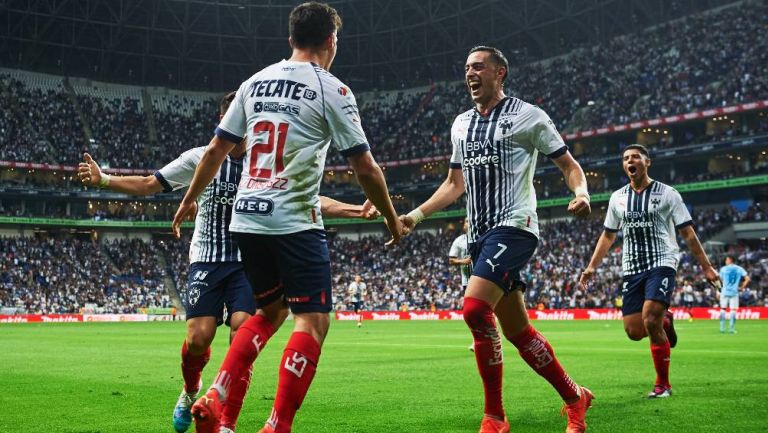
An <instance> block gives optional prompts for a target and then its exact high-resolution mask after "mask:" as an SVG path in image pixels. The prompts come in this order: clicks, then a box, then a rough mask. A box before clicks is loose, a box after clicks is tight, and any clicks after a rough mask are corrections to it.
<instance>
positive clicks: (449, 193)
mask: <svg viewBox="0 0 768 433" xmlns="http://www.w3.org/2000/svg"><path fill="white" fill-rule="evenodd" d="M462 194H464V173H463V172H462V171H461V168H450V169H448V177H446V178H445V180H444V181H443V183H441V184H440V186H439V187H437V189H436V190H435V192H434V193H433V194H432V197H430V198H428V199H427V201H425V202H424V203H422V204H420V205H419V206H418V207H416V209H414V210H412V211H410V212H408V215H402V216H400V220H401V221H402V222H403V225H404V226H405V228H406V232H405V234H409V233H410V232H412V231H413V230H414V229H415V228H416V225H418V224H419V223H420V222H421V221H423V220H424V218H426V217H428V216H430V215H432V214H433V213H435V212H437V211H439V210H442V209H445V208H446V207H448V206H449V205H450V204H451V203H453V202H455V201H456V200H458V199H459V197H461V195H462Z"/></svg>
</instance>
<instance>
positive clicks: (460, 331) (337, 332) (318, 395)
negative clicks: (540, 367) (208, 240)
mask: <svg viewBox="0 0 768 433" xmlns="http://www.w3.org/2000/svg"><path fill="white" fill-rule="evenodd" d="M535 324H536V326H537V327H538V328H539V329H540V330H541V331H542V332H543V333H544V334H545V335H546V336H547V337H548V338H549V340H550V342H551V343H552V345H553V346H554V348H555V351H556V352H557V354H558V357H559V358H560V360H561V362H562V363H563V365H564V366H565V368H566V370H568V371H569V372H570V374H571V375H572V376H573V377H574V379H575V380H576V381H578V382H579V383H581V384H583V385H586V386H588V387H590V388H591V389H592V391H593V392H594V393H595V396H596V400H595V402H594V406H593V408H592V410H591V411H590V412H589V415H588V418H587V420H588V423H589V431H590V432H611V433H613V432H656V431H661V432H670V433H671V432H674V433H686V432H691V433H693V432H697V433H698V432H707V433H715V432H723V433H726V432H728V433H731V432H738V433H748V432H766V431H768V397H766V395H767V394H768V321H763V322H748V321H742V322H739V323H738V324H737V327H738V330H739V334H737V335H722V334H720V333H719V332H718V323H717V322H716V321H696V322H693V323H689V322H684V321H681V322H679V323H678V324H677V326H678V334H679V335H680V343H679V345H678V347H677V349H674V350H673V352H672V373H671V379H672V384H673V387H674V388H673V389H674V391H675V395H674V396H673V397H672V398H670V399H666V400H647V399H645V398H644V395H645V393H646V392H648V391H649V390H650V389H651V386H652V385H653V379H654V373H653V366H652V362H651V356H650V353H649V350H648V342H647V340H644V341H642V342H632V341H629V340H628V339H627V338H626V337H625V336H624V332H623V330H622V326H621V322H618V321H610V322H589V321H577V322H536V323H535ZM290 326H291V322H287V323H286V326H284V327H283V329H282V330H281V331H280V332H278V334H277V335H276V336H275V337H274V338H273V339H272V341H270V343H269V344H268V345H267V348H266V349H265V351H264V352H263V353H262V355H261V357H260V358H259V359H258V360H257V361H256V365H255V371H254V375H253V381H252V384H251V389H250V392H249V394H248V398H247V399H246V401H245V405H244V408H243V413H242V416H241V419H240V423H239V425H238V431H239V432H243V433H245V432H255V431H257V430H258V428H260V427H261V426H262V425H263V422H264V421H265V420H266V418H267V417H268V416H269V411H270V408H271V405H272V399H273V396H274V390H275V384H276V380H277V363H278V359H279V356H280V354H281V352H282V348H283V345H284V344H285V342H286V340H287V338H288V335H289V332H290ZM226 331H227V330H226V328H219V339H218V341H216V342H215V343H214V350H213V357H212V359H211V363H210V364H209V365H208V367H207V368H206V370H205V372H204V375H203V379H204V380H205V381H206V384H209V383H210V381H211V380H212V379H213V377H214V376H215V374H216V370H217V369H218V366H219V364H220V362H221V359H222V358H223V356H224V353H225V350H226V347H227V341H226V340H227V339H226V335H227V332H226ZM183 336H184V325H183V323H181V322H176V323H114V324H82V323H81V324H6V325H0V342H1V343H2V350H0V385H1V386H2V389H3V392H2V393H1V394H0V414H2V416H0V432H9V433H10V432H17V431H24V432H34V433H43V432H56V433H97V432H98V433H107V432H120V433H125V432H130V433H143V432H147V433H149V432H151V433H157V432H172V431H173V428H172V426H171V412H172V409H173V405H174V403H175V401H176V398H177V396H178V393H179V390H180V387H181V379H180V371H179V348H180V344H181V341H182V339H183ZM469 342H470V336H469V332H468V331H467V329H466V328H465V325H464V323H463V322H455V321H453V322H451V321H442V322H419V321H409V322H366V323H365V325H364V326H363V327H362V328H360V329H358V328H357V327H356V326H355V324H354V323H351V322H335V323H332V325H331V331H330V333H329V336H328V339H327V340H326V344H325V347H324V349H323V356H322V358H321V361H320V366H319V369H318V373H317V376H316V377H315V381H314V383H313V385H312V388H311V389H310V392H309V395H308V396H307V398H306V400H305V402H304V406H303V408H302V409H301V411H299V414H298V415H297V420H296V422H295V424H294V431H295V432H298V433H303V432H312V433H324V432H328V433H330V432H333V433H341V432H343V433H352V432H359V433H364V432H370V433H373V432H409V433H410V432H457V433H458V432H476V431H477V429H478V426H479V421H480V417H481V415H482V410H483V407H482V401H483V397H482V387H481V384H480V379H479V376H478V375H477V372H476V367H475V360H474V355H473V354H472V353H470V352H469V351H468V350H467V346H468V344H469ZM504 351H505V355H506V357H505V366H504V367H505V371H504V396H505V408H506V409H507V415H508V417H509V419H510V421H511V423H512V431H513V432H519V433H523V432H531V433H533V432H536V433H544V432H562V431H564V429H565V419H564V418H561V417H560V407H561V402H560V400H559V399H558V396H557V395H556V393H555V392H554V390H552V389H551V388H550V387H549V385H548V384H547V383H546V382H545V381H544V380H543V379H541V378H540V377H538V376H537V375H536V374H535V373H533V372H532V371H531V370H530V369H529V368H528V366H527V365H525V364H524V363H523V361H522V360H521V359H520V358H519V357H518V355H517V353H516V351H515V350H514V347H513V346H512V345H511V344H509V343H508V342H506V341H505V342H504Z"/></svg>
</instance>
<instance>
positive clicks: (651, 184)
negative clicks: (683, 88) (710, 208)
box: [579, 144, 720, 398]
mask: <svg viewBox="0 0 768 433" xmlns="http://www.w3.org/2000/svg"><path fill="white" fill-rule="evenodd" d="M622 165H623V167H624V173H626V175H627V177H629V184H628V185H625V186H624V187H622V188H621V189H619V190H617V191H614V192H613V194H611V198H610V201H609V202H608V212H607V213H606V215H605V229H604V230H603V233H602V234H601V235H600V238H599V239H598V240H597V245H596V246H595V252H594V253H593V254H592V259H591V260H590V261H589V264H588V265H587V268H586V269H584V272H582V274H581V278H580V280H579V282H580V284H581V286H582V287H583V288H585V289H586V286H587V283H588V282H589V280H590V279H591V278H592V277H593V276H594V275H595V269H596V268H597V267H598V266H599V265H600V263H601V262H602V261H603V258H604V257H605V255H606V254H607V253H608V250H609V249H610V248H611V246H612V245H613V242H614V241H615V240H616V232H618V231H619V230H622V231H623V232H624V246H623V248H622V272H623V274H624V282H623V284H622V288H621V292H622V296H623V300H624V304H623V305H622V309H621V310H622V313H623V315H624V330H625V331H626V333H627V336H629V338H630V339H631V340H635V341H639V340H642V339H643V338H645V337H646V336H648V338H649V339H650V340H651V356H652V358H653V365H654V367H655V368H656V385H655V386H654V388H653V391H651V392H650V393H649V394H648V398H664V397H669V396H670V395H672V386H671V385H670V383H669V360H670V348H672V347H675V345H676V344H677V334H676V333H675V327H674V321H673V316H672V313H671V312H669V311H667V308H668V307H669V303H670V300H671V299H672V293H673V292H674V291H675V276H676V273H677V264H678V260H679V257H678V256H679V253H680V248H679V247H678V245H677V232H678V231H679V232H680V235H682V237H683V239H684V240H685V243H686V245H688V248H689V249H690V250H691V252H692V253H693V256H694V257H695V258H696V260H697V261H698V262H699V265H700V266H701V270H702V272H703V273H704V276H705V277H706V279H707V280H708V281H709V282H710V283H711V284H713V285H715V286H719V284H720V279H719V277H718V275H717V272H716V271H715V269H714V268H713V267H712V264H711V263H710V262H709V259H708V258H707V254H706V253H705V252H704V249H703V248H702V247H701V243H700V242H699V238H698V237H697V236H696V232H695V231H694V230H693V221H692V220H691V215H690V213H689V212H688V209H687V208H686V207H685V204H684V203H683V198H682V197H680V193H678V192H677V191H676V190H675V189H674V188H672V187H670V186H668V185H665V184H663V183H661V182H658V181H655V180H652V179H651V178H650V177H649V176H648V168H649V167H650V166H651V158H650V156H649V154H648V149H646V148H645V146H642V145H640V144H632V145H629V146H627V147H626V148H624V151H623V152H622Z"/></svg>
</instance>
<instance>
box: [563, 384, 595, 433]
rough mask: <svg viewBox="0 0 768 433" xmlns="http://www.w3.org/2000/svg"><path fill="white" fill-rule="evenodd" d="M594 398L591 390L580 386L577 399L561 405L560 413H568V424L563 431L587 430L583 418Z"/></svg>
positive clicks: (582, 432)
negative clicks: (579, 394) (579, 393)
mask: <svg viewBox="0 0 768 433" xmlns="http://www.w3.org/2000/svg"><path fill="white" fill-rule="evenodd" d="M594 398H595V396H594V395H592V391H590V390H588V389H587V388H584V387H583V386H582V387H581V397H579V400H578V401H575V402H573V403H571V404H566V405H564V406H563V410H562V412H561V414H564V413H567V414H568V426H567V427H566V428H565V433H584V432H585V431H587V422H586V421H585V419H584V418H586V416H587V410H588V409H589V408H590V407H592V400H593V399H594Z"/></svg>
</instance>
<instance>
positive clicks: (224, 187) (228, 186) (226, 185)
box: [219, 181, 237, 192]
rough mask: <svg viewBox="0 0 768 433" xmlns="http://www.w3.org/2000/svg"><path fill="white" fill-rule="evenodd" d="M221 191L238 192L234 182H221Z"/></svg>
mask: <svg viewBox="0 0 768 433" xmlns="http://www.w3.org/2000/svg"><path fill="white" fill-rule="evenodd" d="M219 191H224V192H235V191H237V184H236V183H234V182H227V181H221V182H219Z"/></svg>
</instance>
